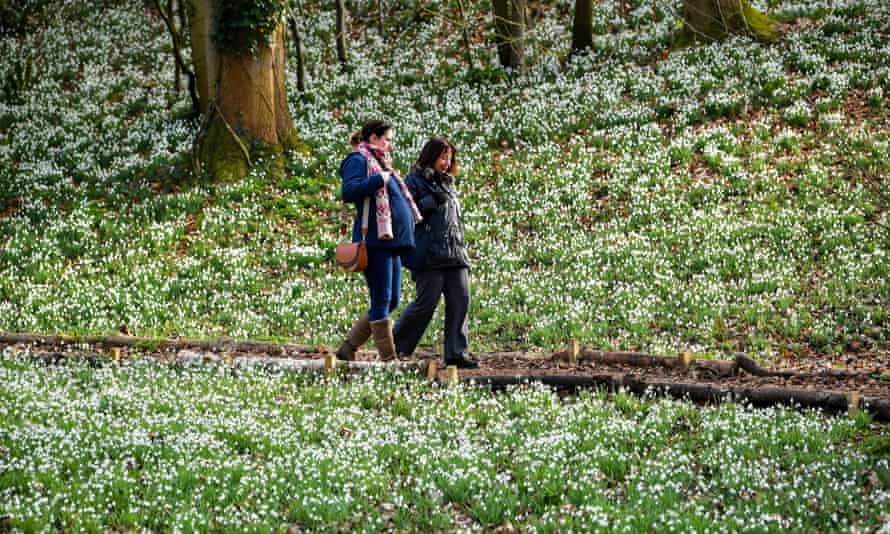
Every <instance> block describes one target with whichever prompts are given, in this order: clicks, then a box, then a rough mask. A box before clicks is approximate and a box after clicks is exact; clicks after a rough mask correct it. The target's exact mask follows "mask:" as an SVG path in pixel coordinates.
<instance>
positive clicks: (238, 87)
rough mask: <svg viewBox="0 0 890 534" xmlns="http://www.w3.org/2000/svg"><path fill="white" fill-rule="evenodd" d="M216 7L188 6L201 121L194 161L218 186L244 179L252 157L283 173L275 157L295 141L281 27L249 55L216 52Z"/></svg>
mask: <svg viewBox="0 0 890 534" xmlns="http://www.w3.org/2000/svg"><path fill="white" fill-rule="evenodd" d="M219 1H222V0H192V2H193V16H192V18H191V29H192V54H193V63H194V65H195V70H196V73H197V78H198V88H199V95H200V107H201V112H202V114H203V115H204V123H203V125H202V128H201V132H200V133H199V136H198V139H197V140H196V143H197V147H196V161H197V162H198V165H199V166H200V167H201V169H202V170H204V171H206V172H207V173H208V174H209V175H210V176H211V177H212V178H213V179H214V180H218V181H231V180H236V179H239V178H241V177H243V176H245V175H246V174H247V171H248V170H249V168H250V165H251V158H252V156H253V155H254V154H256V155H262V156H264V159H266V160H267V161H272V162H275V166H274V167H273V169H272V171H273V172H279V171H280V172H283V161H282V158H281V157H279V156H280V155H281V153H282V152H283V151H284V150H286V149H288V148H293V147H294V146H295V145H296V141H297V139H296V131H295V129H294V124H293V120H292V119H291V115H290V108H289V107H288V103H287V90H286V86H285V74H286V69H285V66H286V57H287V51H286V47H285V41H284V32H285V29H284V22H283V21H282V22H280V23H279V24H278V27H277V28H275V30H274V31H273V32H272V35H271V36H270V38H269V39H268V40H265V39H264V40H262V41H261V43H262V44H260V45H259V46H258V48H257V50H256V52H255V53H254V54H253V55H251V54H248V53H246V52H245V53H235V52H226V51H222V50H220V49H219V48H218V47H217V46H216V44H215V43H214V41H213V35H214V33H215V31H214V28H213V24H214V18H215V17H214V16H215V14H216V12H217V11H218V9H217V6H218V4H217V2H219Z"/></svg>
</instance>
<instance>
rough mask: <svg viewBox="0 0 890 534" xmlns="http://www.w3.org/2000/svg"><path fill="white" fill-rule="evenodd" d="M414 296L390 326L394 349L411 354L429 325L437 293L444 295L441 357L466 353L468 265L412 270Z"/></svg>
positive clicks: (437, 298) (436, 304)
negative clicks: (452, 267)
mask: <svg viewBox="0 0 890 534" xmlns="http://www.w3.org/2000/svg"><path fill="white" fill-rule="evenodd" d="M414 281H415V286H416V288H417V296H416V297H415V298H414V301H413V302H412V303H411V304H409V305H408V307H407V308H405V311H404V312H402V315H401V316H399V320H398V321H396V325H395V328H394V329H393V337H395V341H396V352H398V353H399V354H411V353H413V352H414V349H416V348H417V344H418V343H419V342H420V338H421V337H423V333H424V332H425V331H426V327H427V326H429V324H430V320H431V319H432V318H433V313H434V312H435V311H436V306H438V305H439V297H440V296H442V295H443V294H444V295H445V354H444V356H445V359H446V360H448V359H452V358H459V357H461V356H467V333H468V329H467V314H468V313H469V311H470V273H469V269H467V268H465V267H462V268H454V269H442V270H435V271H417V272H415V273H414Z"/></svg>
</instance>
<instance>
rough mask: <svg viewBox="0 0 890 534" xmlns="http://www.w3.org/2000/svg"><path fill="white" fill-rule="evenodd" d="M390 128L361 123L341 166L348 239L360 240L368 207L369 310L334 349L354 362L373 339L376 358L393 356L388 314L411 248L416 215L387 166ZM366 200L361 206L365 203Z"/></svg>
mask: <svg viewBox="0 0 890 534" xmlns="http://www.w3.org/2000/svg"><path fill="white" fill-rule="evenodd" d="M392 137H393V128H392V125H391V124H389V123H387V122H385V121H380V120H372V121H368V122H367V123H365V125H364V126H363V127H362V129H361V132H360V134H359V139H358V144H357V145H356V147H355V151H354V152H352V153H351V154H349V155H348V156H346V159H344V160H343V162H342V163H341V164H340V178H341V179H342V184H341V193H342V196H343V201H344V202H350V203H353V204H355V205H356V212H355V220H354V222H353V225H352V240H353V241H359V240H360V239H361V237H362V210H363V209H364V206H365V205H366V204H367V206H368V208H369V209H370V214H369V216H368V229H367V235H366V243H367V251H368V266H367V268H366V269H365V271H364V276H365V281H366V282H367V285H368V292H369V294H370V308H369V309H368V312H367V313H366V314H364V315H362V316H361V317H360V318H359V319H358V320H357V321H356V322H355V323H354V324H353V325H352V329H351V330H350V331H349V334H348V335H347V337H346V339H345V340H344V341H343V343H342V344H341V345H340V348H339V349H338V350H337V357H338V358H339V359H342V360H354V359H355V352H356V350H358V348H359V347H361V346H362V345H364V343H365V342H366V341H367V340H368V338H369V337H371V336H372V335H373V336H374V345H375V346H376V347H377V352H378V353H379V354H380V357H381V359H384V360H389V359H392V358H394V357H395V356H396V351H395V345H394V342H393V334H392V321H391V320H390V318H389V313H390V312H391V311H393V310H394V309H395V308H396V306H398V304H399V290H400V287H401V268H402V265H401V261H400V256H402V255H403V254H408V253H411V252H412V251H413V250H414V224H415V222H418V221H419V220H420V213H419V211H418V210H417V207H416V206H415V205H414V201H413V199H412V198H411V194H410V193H409V192H408V189H407V187H406V186H405V184H404V182H402V180H401V178H399V176H398V174H397V173H395V171H394V170H393V168H392V159H391V156H390V151H391V150H392ZM366 198H369V199H370V201H369V202H368V203H365V202H364V201H365V199H366Z"/></svg>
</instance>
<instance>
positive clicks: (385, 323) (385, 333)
mask: <svg viewBox="0 0 890 534" xmlns="http://www.w3.org/2000/svg"><path fill="white" fill-rule="evenodd" d="M371 332H373V334H374V346H375V347H377V353H378V354H380V359H381V360H383V361H388V360H393V359H395V357H396V344H395V342H394V341H393V339H392V319H389V318H386V319H380V320H379V321H371Z"/></svg>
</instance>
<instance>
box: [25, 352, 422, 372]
mask: <svg viewBox="0 0 890 534" xmlns="http://www.w3.org/2000/svg"><path fill="white" fill-rule="evenodd" d="M22 356H25V357H27V358H31V359H33V360H37V361H40V362H43V363H45V364H48V365H59V364H61V363H64V362H65V361H67V360H71V359H74V358H77V359H80V360H82V361H84V360H85V361H87V362H88V363H90V364H95V365H99V364H102V363H108V362H111V361H114V360H113V359H112V358H111V357H109V356H106V355H104V354H99V353H95V352H89V351H76V352H69V353H64V352H58V351H47V352H44V351H41V352H31V353H26V354H23V355H22ZM129 361H131V362H134V363H140V364H158V365H161V364H171V363H179V364H184V365H205V364H211V363H213V364H220V365H229V366H231V367H232V368H235V369H266V370H276V371H309V372H324V371H325V360H324V359H322V358H315V359H299V358H272V357H266V356H238V357H236V358H231V357H228V356H227V355H222V356H221V355H218V354H215V353H204V354H201V353H195V352H190V351H183V352H182V353H178V354H176V355H174V356H172V357H169V358H156V357H151V356H139V357H137V358H132V359H130V360H129ZM430 361H432V360H412V361H402V360H395V361H388V362H387V361H342V360H336V361H335V367H336V368H337V369H342V370H344V371H347V372H353V371H367V370H369V369H389V370H401V371H408V370H418V371H420V372H421V373H426V370H427V366H428V365H429V362H430Z"/></svg>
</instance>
